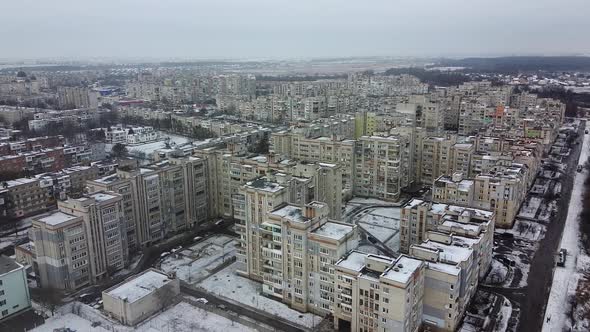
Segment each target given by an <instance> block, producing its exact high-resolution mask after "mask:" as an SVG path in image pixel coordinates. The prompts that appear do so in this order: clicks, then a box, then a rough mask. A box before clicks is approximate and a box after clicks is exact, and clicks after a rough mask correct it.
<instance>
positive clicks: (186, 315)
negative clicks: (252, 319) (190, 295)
mask: <svg viewBox="0 0 590 332" xmlns="http://www.w3.org/2000/svg"><path fill="white" fill-rule="evenodd" d="M137 330H138V331H148V332H150V331H154V332H155V331H174V332H185V331H186V332H190V331H212V332H234V331H235V332H240V331H255V330H253V329H250V328H248V327H246V326H245V325H242V324H240V323H238V322H233V321H231V320H229V319H227V318H225V317H223V316H220V315H217V314H215V313H212V312H208V311H205V310H203V309H200V308H196V307H193V306H192V305H190V304H188V303H185V302H181V303H179V304H177V305H175V306H174V307H172V308H170V309H168V310H166V311H164V312H163V313H161V314H158V315H157V316H154V317H153V318H151V319H150V320H148V321H146V322H145V323H143V324H141V325H139V326H138V327H137Z"/></svg>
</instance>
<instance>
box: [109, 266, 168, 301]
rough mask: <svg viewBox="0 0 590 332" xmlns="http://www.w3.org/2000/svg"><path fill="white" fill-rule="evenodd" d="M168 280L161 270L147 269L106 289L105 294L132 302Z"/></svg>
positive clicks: (163, 284) (158, 287)
mask: <svg viewBox="0 0 590 332" xmlns="http://www.w3.org/2000/svg"><path fill="white" fill-rule="evenodd" d="M170 281H171V279H170V278H169V277H168V276H167V275H166V274H164V273H162V272H158V271H155V270H147V271H146V272H144V273H143V274H141V275H139V276H136V277H135V278H133V279H131V280H129V281H125V282H123V283H122V284H119V285H118V286H116V287H115V288H113V289H111V290H109V291H107V292H106V294H108V295H110V296H112V297H114V298H118V299H120V300H123V301H127V302H131V303H132V302H135V301H137V300H139V299H141V298H143V297H145V296H147V295H149V294H151V293H152V292H154V291H156V290H158V289H160V288H162V287H163V286H165V285H166V284H168V283H169V282H170Z"/></svg>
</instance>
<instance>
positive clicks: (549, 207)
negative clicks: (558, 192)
mask: <svg viewBox="0 0 590 332" xmlns="http://www.w3.org/2000/svg"><path fill="white" fill-rule="evenodd" d="M556 208H557V200H553V201H551V202H549V204H545V205H543V206H542V207H541V209H542V211H541V213H539V220H542V221H546V222H548V221H551V214H552V213H553V211H555V209H556Z"/></svg>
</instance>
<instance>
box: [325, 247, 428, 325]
mask: <svg viewBox="0 0 590 332" xmlns="http://www.w3.org/2000/svg"><path fill="white" fill-rule="evenodd" d="M425 266H426V264H425V263H424V262H423V261H421V260H418V259H414V258H411V257H408V256H404V255H402V256H399V257H398V258H391V257H386V256H379V255H373V254H366V253H363V252H360V251H356V250H354V251H351V252H350V253H348V254H347V255H346V256H344V257H343V258H342V259H340V260H339V261H338V262H337V263H336V265H335V275H336V276H335V287H334V289H335V293H334V300H335V305H334V312H333V315H334V325H335V328H336V329H347V328H350V330H351V331H411V332H413V331H419V329H420V327H421V326H422V320H423V318H422V312H423V301H424V289H425V288H424V280H425V278H424V277H425Z"/></svg>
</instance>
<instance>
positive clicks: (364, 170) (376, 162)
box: [354, 136, 411, 201]
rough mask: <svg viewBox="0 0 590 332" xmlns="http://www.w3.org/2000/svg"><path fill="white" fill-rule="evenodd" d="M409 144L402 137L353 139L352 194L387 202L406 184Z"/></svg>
mask: <svg viewBox="0 0 590 332" xmlns="http://www.w3.org/2000/svg"><path fill="white" fill-rule="evenodd" d="M406 145H409V143H408V141H407V139H406V138H405V137H404V136H395V137H394V136H389V137H380V136H371V137H368V136H363V137H361V138H359V139H358V140H357V141H356V147H355V151H356V153H355V172H354V175H355V177H354V193H355V195H356V196H363V197H375V198H379V199H383V200H388V201H396V200H398V199H399V197H400V194H401V189H402V188H404V187H406V186H408V185H409V184H410V183H409V182H408V181H409V178H408V177H407V174H409V173H410V171H411V170H410V169H409V167H410V164H409V159H410V157H409V155H408V153H409V151H408V149H406Z"/></svg>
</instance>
